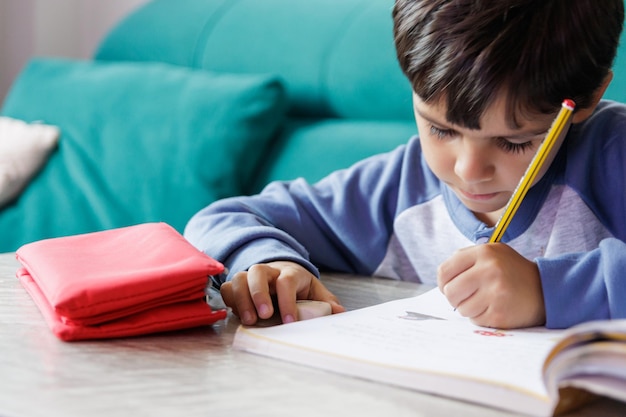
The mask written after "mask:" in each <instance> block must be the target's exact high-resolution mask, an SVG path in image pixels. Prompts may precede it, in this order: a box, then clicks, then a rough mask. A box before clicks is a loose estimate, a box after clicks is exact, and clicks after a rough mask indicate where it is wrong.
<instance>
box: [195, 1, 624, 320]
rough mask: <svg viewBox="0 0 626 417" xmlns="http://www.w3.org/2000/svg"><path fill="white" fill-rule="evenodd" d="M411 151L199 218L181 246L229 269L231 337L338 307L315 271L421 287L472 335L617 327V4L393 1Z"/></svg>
mask: <svg viewBox="0 0 626 417" xmlns="http://www.w3.org/2000/svg"><path fill="white" fill-rule="evenodd" d="M393 18H394V35H395V43H396V50H397V55H398V59H399V62H400V65H401V67H402V70H403V71H404V73H405V74H406V76H407V77H408V79H409V80H410V81H411V84H412V87H413V90H414V110H415V118H416V121H417V127H418V132H419V137H416V138H412V139H411V140H410V141H409V142H408V143H407V144H406V145H405V146H402V147H400V148H399V149H397V150H395V151H393V152H390V153H388V154H384V155H378V156H374V157H372V158H369V159H367V160H365V161H362V162H361V163H358V164H356V165H355V166H353V167H352V168H350V169H348V170H343V171H339V172H336V173H333V174H331V175H330V176H328V177H327V178H325V179H323V180H322V181H320V182H319V183H317V184H314V185H309V184H307V183H305V182H304V181H303V180H295V181H293V182H287V183H273V184H270V185H269V186H267V187H266V189H265V190H264V191H263V192H262V193H261V194H260V195H258V196H252V197H240V198H233V199H227V200H223V201H220V202H216V203H214V204H212V205H210V206H209V207H207V208H205V209H204V210H202V211H200V212H199V213H198V214H196V215H195V216H194V217H193V218H192V219H191V220H190V222H189V224H188V225H187V228H186V230H185V236H186V237H187V238H188V239H189V240H190V241H191V242H192V243H193V244H194V245H196V246H197V247H198V248H200V249H201V250H203V251H205V252H206V253H208V254H210V255H211V256H213V257H215V258H216V259H218V260H220V261H221V262H223V263H224V264H225V265H226V266H227V268H228V269H229V271H230V272H229V275H228V276H227V277H221V279H222V280H223V281H225V283H224V284H223V285H222V286H221V293H222V296H223V298H224V301H225V302H226V304H227V305H229V306H230V307H232V308H233V311H234V313H235V314H237V315H238V316H239V317H240V318H241V320H242V322H243V323H244V324H248V325H250V324H254V323H255V322H256V321H257V320H258V319H259V318H268V317H270V316H271V315H272V314H273V311H274V307H273V305H272V299H271V296H273V295H274V296H276V297H277V301H278V307H279V309H280V314H281V317H282V320H283V322H291V321H294V320H297V316H296V305H295V301H296V299H314V300H322V301H327V302H329V303H331V305H332V311H333V313H337V312H341V311H343V307H342V306H341V305H340V304H339V302H338V301H337V299H336V298H335V297H334V295H333V294H331V293H330V292H329V291H328V290H327V289H326V288H325V287H324V286H323V285H322V283H321V282H320V281H319V280H318V279H317V275H318V272H317V267H319V268H323V269H329V270H334V271H343V272H349V273H356V274H366V275H377V276H385V277H389V278H395V279H402V280H409V281H415V282H424V283H436V284H438V286H439V288H440V289H441V291H442V292H443V294H444V295H445V296H446V297H447V299H448V301H449V302H450V304H451V305H452V306H454V307H455V308H456V309H457V310H458V311H459V312H460V313H461V314H462V315H464V316H467V317H470V318H471V319H472V321H473V322H474V323H476V324H478V325H482V326H489V327H498V328H516V327H526V326H535V325H546V326H547V327H551V328H565V327H569V326H571V325H574V324H576V323H579V322H582V321H587V320H592V319H608V318H620V317H621V318H624V317H626V276H624V274H626V244H625V242H626V214H625V213H626V198H625V193H624V190H625V189H626V188H625V187H626V106H625V105H622V104H618V103H611V102H605V101H600V98H601V96H602V94H603V92H604V90H605V88H606V86H607V85H608V83H609V82H610V80H611V77H612V73H611V70H610V68H611V65H612V62H613V59H614V57H615V53H616V48H617V44H618V41H619V36H620V33H621V30H622V26H623V21H624V4H623V0H605V1H603V2H602V5H601V6H599V5H598V2H597V1H595V0H576V1H571V0H553V1H544V0H498V1H491V0H473V1H470V0H397V1H396V4H395V7H394V11H393ZM565 98H570V99H573V100H574V101H575V102H576V104H577V109H576V112H575V114H574V119H573V125H572V127H571V129H570V130H569V132H568V135H567V137H566V139H565V141H564V143H563V145H562V146H561V149H560V151H559V153H558V155H557V156H556V158H555V160H554V161H553V163H552V164H551V166H550V168H549V169H548V170H547V172H546V173H545V174H544V175H543V176H542V177H541V178H540V179H538V180H537V181H536V183H535V184H534V185H533V187H532V188H531V189H530V191H529V192H528V194H527V195H526V198H525V199H524V201H523V203H522V205H521V207H520V209H519V210H518V211H517V213H516V215H515V217H514V218H513V220H512V222H511V224H510V225H509V227H508V229H507V231H506V233H505V234H504V237H503V239H502V243H494V244H485V243H484V242H485V241H486V240H487V239H488V238H489V236H490V235H491V232H492V231H493V227H494V225H495V224H496V222H497V221H498V218H499V217H500V215H501V214H502V212H503V210H504V207H505V205H506V203H507V202H508V200H509V198H510V196H511V194H512V193H513V191H514V189H515V187H516V186H517V184H518V182H519V180H520V178H521V177H522V175H523V174H524V171H525V170H526V167H527V166H528V164H529V163H530V161H531V159H532V157H533V155H534V153H535V152H536V150H537V148H538V146H539V144H540V143H541V141H542V140H543V138H544V137H545V134H546V132H547V131H548V129H549V128H550V125H551V123H552V120H553V119H554V117H555V116H556V114H557V112H558V110H559V109H560V106H561V102H562V101H563V99H565Z"/></svg>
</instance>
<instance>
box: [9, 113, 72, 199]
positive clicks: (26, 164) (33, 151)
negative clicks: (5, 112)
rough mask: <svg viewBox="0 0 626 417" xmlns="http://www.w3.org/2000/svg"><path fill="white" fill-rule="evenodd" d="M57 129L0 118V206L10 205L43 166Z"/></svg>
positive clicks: (54, 142)
mask: <svg viewBox="0 0 626 417" xmlns="http://www.w3.org/2000/svg"><path fill="white" fill-rule="evenodd" d="M59 134H60V131H59V128H58V127H56V126H50V125H45V124H41V123H32V124H29V123H26V122H24V121H22V120H17V119H12V118H9V117H0V207H2V206H4V205H6V204H7V203H9V202H11V201H12V200H13V199H14V198H16V197H17V196H18V195H19V194H20V193H21V192H22V190H24V188H25V187H26V185H27V184H28V182H29V181H30V179H31V178H32V177H33V176H34V175H35V173H36V172H37V171H39V169H40V168H41V167H42V166H43V165H44V164H45V162H46V161H47V160H48V157H49V156H50V153H51V151H52V150H53V149H54V147H55V146H56V144H57V141H58V139H59Z"/></svg>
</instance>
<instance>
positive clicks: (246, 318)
mask: <svg viewBox="0 0 626 417" xmlns="http://www.w3.org/2000/svg"><path fill="white" fill-rule="evenodd" d="M241 321H243V323H244V324H252V313H250V312H249V311H244V312H243V316H242V317H241Z"/></svg>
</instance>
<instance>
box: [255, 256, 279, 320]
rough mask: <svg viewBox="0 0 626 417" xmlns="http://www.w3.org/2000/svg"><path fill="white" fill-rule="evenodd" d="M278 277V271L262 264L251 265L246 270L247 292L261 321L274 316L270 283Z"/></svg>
mask: <svg viewBox="0 0 626 417" xmlns="http://www.w3.org/2000/svg"><path fill="white" fill-rule="evenodd" d="M279 275H280V271H279V270H277V269H275V268H272V267H270V266H268V265H263V264H257V265H253V266H251V267H250V269H249V270H248V277H247V278H248V291H249V293H250V296H251V297H252V302H253V304H254V307H255V309H256V312H257V314H258V316H259V317H260V318H262V319H269V318H270V317H272V315H273V314H274V306H273V304H272V297H271V293H270V283H273V282H274V281H275V280H276V278H278V276H279Z"/></svg>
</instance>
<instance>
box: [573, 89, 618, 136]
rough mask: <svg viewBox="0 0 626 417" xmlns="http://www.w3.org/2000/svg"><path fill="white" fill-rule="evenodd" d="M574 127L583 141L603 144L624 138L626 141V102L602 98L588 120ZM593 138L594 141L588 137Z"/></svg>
mask: <svg viewBox="0 0 626 417" xmlns="http://www.w3.org/2000/svg"><path fill="white" fill-rule="evenodd" d="M572 129H573V130H574V131H575V132H577V133H576V136H578V139H579V140H580V141H582V142H593V143H590V144H589V145H595V146H603V145H601V144H600V143H601V142H604V143H606V142H607V141H614V140H615V139H616V138H624V139H625V141H623V142H625V143H626V104H624V103H620V102H617V101H611V100H601V101H600V103H599V104H598V106H597V107H596V109H595V110H594V112H593V113H592V115H591V116H589V118H587V120H585V121H583V122H582V123H580V125H574V126H573V127H572ZM590 138H593V140H592V141H589V140H588V139H590Z"/></svg>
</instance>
